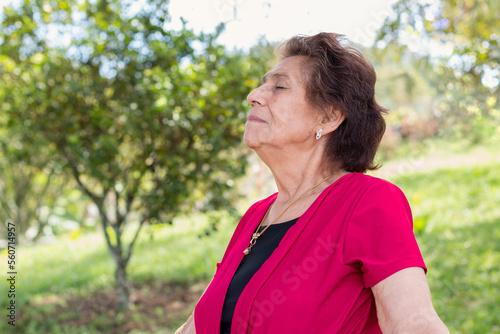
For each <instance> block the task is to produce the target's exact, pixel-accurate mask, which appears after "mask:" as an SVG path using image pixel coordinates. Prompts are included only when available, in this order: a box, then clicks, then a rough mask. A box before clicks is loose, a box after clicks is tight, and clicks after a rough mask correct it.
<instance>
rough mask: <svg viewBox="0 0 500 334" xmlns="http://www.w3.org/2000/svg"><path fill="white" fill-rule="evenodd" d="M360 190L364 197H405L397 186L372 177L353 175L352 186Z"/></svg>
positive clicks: (359, 174)
mask: <svg viewBox="0 0 500 334" xmlns="http://www.w3.org/2000/svg"><path fill="white" fill-rule="evenodd" d="M351 186H353V187H355V188H357V189H359V191H360V193H361V194H360V195H362V196H368V197H370V196H382V195H383V196H391V197H392V196H395V197H401V196H402V197H405V195H404V193H403V191H402V190H401V189H400V188H399V187H398V186H397V185H395V184H393V183H391V182H389V181H387V180H384V179H381V178H378V177H374V176H371V175H366V174H361V173H353V175H352V185H351Z"/></svg>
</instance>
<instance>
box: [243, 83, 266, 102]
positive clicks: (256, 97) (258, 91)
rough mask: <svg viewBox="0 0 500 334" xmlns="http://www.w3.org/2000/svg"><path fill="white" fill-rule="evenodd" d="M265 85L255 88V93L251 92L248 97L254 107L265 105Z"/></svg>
mask: <svg viewBox="0 0 500 334" xmlns="http://www.w3.org/2000/svg"><path fill="white" fill-rule="evenodd" d="M262 87H263V85H261V86H259V87H257V88H255V89H254V90H253V91H251V92H250V94H248V96H247V100H248V102H249V103H250V105H251V106H252V107H255V105H261V106H262V105H264V104H265V96H264V94H263V89H262Z"/></svg>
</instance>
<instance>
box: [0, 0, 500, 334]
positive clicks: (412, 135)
mask: <svg viewBox="0 0 500 334" xmlns="http://www.w3.org/2000/svg"><path fill="white" fill-rule="evenodd" d="M0 22H1V25H0V218H1V219H0V221H1V223H2V224H0V268H2V269H1V272H2V277H4V276H7V272H8V271H9V269H8V267H7V261H8V260H9V259H8V249H7V246H8V242H9V241H12V240H13V239H12V235H10V236H9V234H8V232H7V226H8V223H9V222H10V223H13V224H15V227H16V235H15V242H16V270H17V272H18V276H17V282H16V297H15V302H16V312H17V313H16V323H15V324H16V326H15V327H12V326H10V325H8V323H7V322H8V321H9V319H8V318H7V317H6V316H5V315H4V313H6V312H5V311H4V312H3V313H2V320H1V321H0V332H1V333H11V332H12V333H172V332H173V331H174V330H175V329H176V328H177V327H178V326H179V325H180V324H182V323H183V322H184V321H185V320H186V319H187V317H188V316H189V314H190V313H191V312H192V310H193V307H194V305H195V304H196V301H197V299H198V298H199V296H200V294H201V293H202V292H203V290H204V289H205V287H206V285H207V283H208V282H209V281H210V279H211V277H212V275H213V274H214V272H215V263H216V262H218V261H219V260H220V258H221V257H222V254H223V252H224V250H225V247H226V245H227V243H228V242H229V238H230V236H231V234H232V232H233V230H234V228H235V226H236V224H237V222H238V219H239V217H241V215H242V214H243V213H244V211H245V210H246V208H247V207H248V205H249V204H251V203H253V202H254V201H256V200H258V199H260V198H263V197H265V196H268V195H269V194H270V193H272V192H274V191H275V189H276V188H275V185H274V183H273V180H272V177H271V175H270V173H269V171H268V170H267V169H266V167H265V165H263V164H262V163H261V162H259V160H258V158H257V157H256V156H255V154H254V153H253V152H251V151H249V150H248V149H247V148H246V147H245V146H244V145H242V141H241V139H242V134H243V131H244V124H245V120H246V114H247V111H248V110H249V104H248V102H247V101H246V96H247V94H248V93H249V92H250V91H251V90H252V89H254V88H256V87H257V86H258V85H259V83H260V80H261V77H262V75H263V74H264V73H265V72H266V71H267V70H269V69H271V68H272V66H273V64H275V60H274V58H273V50H274V48H275V47H276V46H277V45H278V44H279V43H280V42H282V41H283V40H285V39H286V38H289V37H291V36H292V35H294V34H306V35H310V34H315V33H317V32H320V31H328V32H337V33H342V34H345V35H346V37H347V38H349V39H350V40H351V41H352V42H353V43H354V44H355V45H356V46H357V47H358V48H359V49H361V50H362V52H363V53H364V54H365V55H366V57H367V58H368V59H369V60H370V61H371V63H372V64H373V65H374V67H375V69H376V71H377V75H378V81H377V87H376V89H377V98H378V100H379V102H380V103H381V104H382V105H384V106H386V107H387V108H388V109H389V110H390V112H389V114H388V115H387V118H386V119H387V122H388V127H387V131H386V134H385V136H384V139H383V142H382V145H381V148H380V151H379V154H378V156H377V161H378V162H379V163H380V164H381V165H382V168H381V169H379V170H378V171H376V172H373V173H371V174H373V175H375V176H378V177H382V178H385V179H388V180H390V181H391V182H393V183H395V184H396V185H398V186H399V187H400V188H401V189H402V190H403V191H404V192H405V194H406V196H407V197H408V200H409V202H410V204H411V206H412V210H413V215H414V231H415V234H416V236H417V239H418V242H419V244H420V247H421V250H422V253H423V255H424V259H425V260H426V263H427V266H428V268H429V272H428V274H427V278H428V280H429V284H430V286H431V291H432V293H433V301H434V305H435V308H436V310H437V312H438V313H439V314H440V316H441V318H442V319H443V321H444V322H445V323H446V324H447V325H448V327H449V329H450V330H451V332H452V333H500V325H499V324H500V315H499V314H500V313H499V312H498V306H499V305H500V293H499V290H498V286H499V279H500V265H499V263H500V242H499V240H500V229H499V227H498V225H497V224H499V223H500V205H499V203H500V172H499V168H500V101H499V99H500V68H499V60H500V48H499V43H500V2H498V1H496V0H434V1H420V0H400V1H382V0H373V1H369V0H364V1H362V0H353V1H349V2H347V3H345V2H340V1H338V2H337V1H330V2H328V4H325V2H324V1H308V2H305V1H301V2H291V1H282V0H274V1H273V0H268V1H264V0H257V1H249V0H214V1H201V0H198V1H195V0H172V1H171V2H170V3H169V1H164V0H140V1H139V0H137V1H136V0H70V1H62V0H8V1H5V0H4V1H3V2H2V7H1V11H0ZM2 280H3V283H1V284H0V306H1V308H2V309H3V310H5V308H6V307H7V305H9V304H8V303H9V301H10V300H11V299H12V298H8V285H7V283H6V281H5V279H2Z"/></svg>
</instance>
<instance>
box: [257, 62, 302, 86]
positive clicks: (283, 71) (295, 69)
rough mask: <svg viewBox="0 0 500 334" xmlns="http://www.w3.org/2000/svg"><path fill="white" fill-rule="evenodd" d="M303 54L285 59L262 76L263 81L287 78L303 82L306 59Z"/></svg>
mask: <svg viewBox="0 0 500 334" xmlns="http://www.w3.org/2000/svg"><path fill="white" fill-rule="evenodd" d="M304 58H305V57H303V56H293V57H288V58H285V59H283V60H282V61H281V62H280V63H279V64H278V65H276V66H275V67H274V68H273V69H272V70H270V71H269V72H267V73H266V75H264V77H263V78H262V83H265V82H266V81H267V80H269V79H280V78H283V79H287V80H290V81H294V82H302V81H303V79H304V71H303V69H304V61H305V59H304Z"/></svg>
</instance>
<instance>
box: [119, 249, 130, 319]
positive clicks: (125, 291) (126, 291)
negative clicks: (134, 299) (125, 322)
mask: <svg viewBox="0 0 500 334" xmlns="http://www.w3.org/2000/svg"><path fill="white" fill-rule="evenodd" d="M115 260H117V261H115V262H116V271H115V281H116V292H117V295H118V312H125V311H128V310H129V306H130V305H129V300H130V286H129V283H128V279H127V263H126V262H125V261H123V260H122V259H116V258H115Z"/></svg>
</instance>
